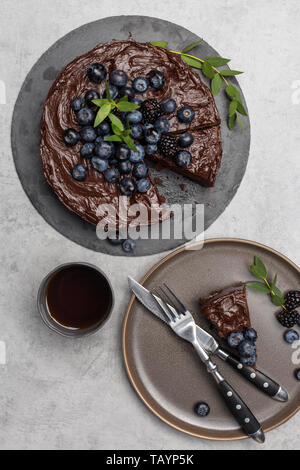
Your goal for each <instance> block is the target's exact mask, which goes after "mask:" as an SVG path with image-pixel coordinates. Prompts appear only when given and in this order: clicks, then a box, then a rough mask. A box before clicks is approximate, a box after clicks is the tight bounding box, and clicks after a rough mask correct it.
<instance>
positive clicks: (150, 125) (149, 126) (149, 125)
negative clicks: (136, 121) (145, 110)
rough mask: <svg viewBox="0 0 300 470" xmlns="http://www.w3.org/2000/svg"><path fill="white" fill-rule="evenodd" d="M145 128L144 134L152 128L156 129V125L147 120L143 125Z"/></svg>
mask: <svg viewBox="0 0 300 470" xmlns="http://www.w3.org/2000/svg"><path fill="white" fill-rule="evenodd" d="M143 129H144V134H145V133H146V132H147V131H148V130H150V129H154V126H153V124H150V123H149V122H146V124H144V125H143Z"/></svg>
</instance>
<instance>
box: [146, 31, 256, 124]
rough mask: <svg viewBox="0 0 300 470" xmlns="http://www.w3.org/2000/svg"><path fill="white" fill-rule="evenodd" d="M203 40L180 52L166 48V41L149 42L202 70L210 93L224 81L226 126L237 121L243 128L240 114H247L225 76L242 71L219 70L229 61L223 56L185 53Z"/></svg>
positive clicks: (219, 88) (215, 90) (214, 93)
mask: <svg viewBox="0 0 300 470" xmlns="http://www.w3.org/2000/svg"><path fill="white" fill-rule="evenodd" d="M202 41H203V40H202V39H201V40H200V41H197V42H193V43H192V44H189V45H188V46H186V47H185V48H184V49H183V50H182V51H181V52H179V51H173V50H171V49H168V42H167V41H154V42H152V43H151V44H152V45H153V46H158V47H163V48H165V49H168V50H169V51H170V52H172V53H173V54H178V55H180V57H181V59H182V60H183V61H184V62H186V63H187V64H188V65H190V66H191V67H194V68H196V69H199V70H201V71H202V73H203V75H205V76H206V77H207V78H209V79H210V87H211V91H212V94H213V95H214V96H216V95H217V94H218V93H219V92H220V90H221V89H222V86H223V84H224V83H225V85H226V87H225V92H226V95H227V97H228V98H229V100H230V104H229V110H228V127H229V129H230V130H232V129H233V128H234V126H235V124H236V122H238V123H239V125H240V127H241V129H242V130H243V129H244V126H243V123H242V120H241V117H240V115H243V116H247V112H246V110H245V108H244V105H243V103H242V98H241V95H240V93H239V91H238V89H237V88H236V87H235V86H234V85H232V84H230V83H229V82H228V80H227V78H226V77H232V76H234V75H239V74H241V73H243V72H240V71H239V70H227V69H225V70H220V69H219V68H217V67H221V66H223V65H226V64H227V63H228V62H230V59H225V58H223V57H207V58H206V59H199V57H196V56H193V55H190V54H187V52H189V51H191V50H192V49H194V47H196V46H198V45H199V44H201V42H202Z"/></svg>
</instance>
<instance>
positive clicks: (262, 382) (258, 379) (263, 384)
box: [217, 349, 288, 401]
mask: <svg viewBox="0 0 300 470" xmlns="http://www.w3.org/2000/svg"><path fill="white" fill-rule="evenodd" d="M217 355H218V356H219V357H221V358H222V359H223V360H224V361H226V362H227V363H228V364H230V365H231V367H233V368H234V369H235V370H236V371H237V372H239V374H241V375H242V376H243V377H245V379H247V380H248V381H249V382H251V383H252V384H253V385H255V387H257V388H259V389H260V390H261V391H262V392H264V393H266V394H267V395H269V396H270V397H272V398H274V399H275V400H278V401H287V400H288V393H287V392H286V391H285V390H284V389H283V388H282V387H281V386H280V385H279V384H278V383H277V382H275V381H274V380H272V379H271V378H270V377H268V376H267V375H265V374H264V373H263V372H261V371H260V370H257V369H256V370H255V369H253V368H252V367H249V366H245V365H244V364H242V363H241V362H240V361H239V359H238V358H237V357H235V356H233V355H231V354H230V353H228V352H225V351H222V350H221V349H219V350H218V351H217Z"/></svg>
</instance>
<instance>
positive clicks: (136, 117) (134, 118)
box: [126, 109, 143, 124]
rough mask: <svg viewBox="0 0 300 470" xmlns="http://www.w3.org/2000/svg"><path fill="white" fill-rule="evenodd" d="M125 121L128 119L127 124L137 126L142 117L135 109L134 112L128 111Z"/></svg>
mask: <svg viewBox="0 0 300 470" xmlns="http://www.w3.org/2000/svg"><path fill="white" fill-rule="evenodd" d="M126 119H128V121H129V124H138V123H139V122H141V120H142V119H143V115H142V113H141V111H138V110H137V109H136V110H134V111H130V113H128V114H127V116H126Z"/></svg>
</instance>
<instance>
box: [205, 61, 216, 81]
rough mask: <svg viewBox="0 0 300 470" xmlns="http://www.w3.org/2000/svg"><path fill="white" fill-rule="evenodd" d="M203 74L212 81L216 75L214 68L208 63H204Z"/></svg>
mask: <svg viewBox="0 0 300 470" xmlns="http://www.w3.org/2000/svg"><path fill="white" fill-rule="evenodd" d="M202 72H203V73H204V75H205V76H206V77H208V78H210V79H213V78H214V76H215V73H214V71H213V68H212V66H211V65H210V64H209V63H208V62H206V61H204V63H203V65H202Z"/></svg>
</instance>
